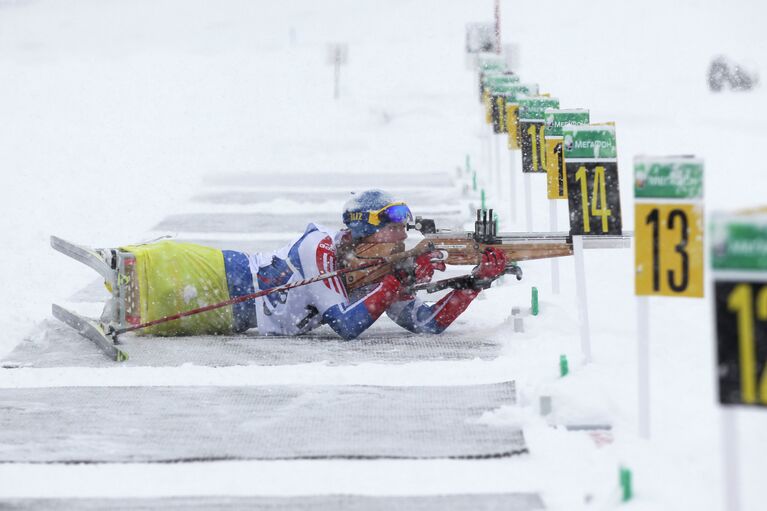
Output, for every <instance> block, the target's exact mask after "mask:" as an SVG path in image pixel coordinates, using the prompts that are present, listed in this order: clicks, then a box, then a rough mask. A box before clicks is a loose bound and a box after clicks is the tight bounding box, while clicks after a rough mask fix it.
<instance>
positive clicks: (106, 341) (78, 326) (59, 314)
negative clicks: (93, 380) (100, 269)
mask: <svg viewBox="0 0 767 511" xmlns="http://www.w3.org/2000/svg"><path fill="white" fill-rule="evenodd" d="M86 264H87V263H86ZM52 311H53V316H54V317H55V318H56V319H58V320H60V321H62V322H64V323H66V324H67V325H69V326H71V327H72V328H74V329H75V330H77V333H79V334H80V335H82V336H83V337H85V338H86V339H88V340H90V341H91V342H93V343H94V344H95V345H96V346H98V347H99V348H100V349H101V350H102V351H103V352H104V353H106V354H107V356H109V358H111V359H112V360H114V361H116V362H124V361H125V360H128V354H127V353H126V352H124V351H122V350H121V349H119V348H118V347H117V346H115V344H114V342H113V341H112V339H111V338H110V337H109V336H108V335H107V334H106V333H105V332H104V328H103V327H102V326H101V324H99V322H98V321H96V320H94V319H91V318H86V317H84V316H80V315H79V314H76V313H74V312H72V311H70V310H67V309H65V308H64V307H61V306H59V305H56V304H55V303H54V304H53V306H52Z"/></svg>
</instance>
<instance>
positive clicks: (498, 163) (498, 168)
mask: <svg viewBox="0 0 767 511" xmlns="http://www.w3.org/2000/svg"><path fill="white" fill-rule="evenodd" d="M502 148H503V138H502V137H501V136H500V135H495V149H496V151H495V163H496V165H495V172H496V174H497V176H498V185H497V187H498V200H499V201H500V200H501V197H502V196H503V174H502V173H501V160H502V159H503V158H502V157H503V149H502Z"/></svg>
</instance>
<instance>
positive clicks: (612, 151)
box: [562, 124, 617, 160]
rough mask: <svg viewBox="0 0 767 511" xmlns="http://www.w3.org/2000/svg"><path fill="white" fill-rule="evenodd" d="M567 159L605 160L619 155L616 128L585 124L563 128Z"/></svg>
mask: <svg viewBox="0 0 767 511" xmlns="http://www.w3.org/2000/svg"><path fill="white" fill-rule="evenodd" d="M562 137H563V142H564V146H565V160H570V159H573V158H576V159H589V160H604V159H612V158H616V157H617V150H616V148H615V128H614V127H613V126H608V125H598V124H584V125H582V126H565V127H564V128H563V129H562Z"/></svg>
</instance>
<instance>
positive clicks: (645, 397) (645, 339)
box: [637, 296, 650, 439]
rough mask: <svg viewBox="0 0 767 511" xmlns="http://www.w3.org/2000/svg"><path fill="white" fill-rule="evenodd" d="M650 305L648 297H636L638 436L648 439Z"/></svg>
mask: <svg viewBox="0 0 767 511" xmlns="http://www.w3.org/2000/svg"><path fill="white" fill-rule="evenodd" d="M649 319H650V304H649V300H648V297H646V296H637V348H638V351H637V376H638V378H637V391H638V398H639V399H638V403H639V409H638V417H639V436H641V437H642V438H645V439H649V438H650V335H649V333H650V332H649V330H650V329H649V326H650V325H649Z"/></svg>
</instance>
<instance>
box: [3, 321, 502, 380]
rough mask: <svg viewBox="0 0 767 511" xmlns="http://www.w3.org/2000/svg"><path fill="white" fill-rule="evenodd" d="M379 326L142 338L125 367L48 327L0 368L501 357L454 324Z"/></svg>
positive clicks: (124, 342)
mask: <svg viewBox="0 0 767 511" xmlns="http://www.w3.org/2000/svg"><path fill="white" fill-rule="evenodd" d="M384 321H385V322H384ZM379 323H382V324H379ZM379 323H377V324H375V325H373V326H372V327H371V328H370V329H368V330H367V331H366V332H364V333H363V334H362V335H361V336H360V337H359V338H357V339H355V340H353V341H344V340H342V339H341V338H339V337H338V336H337V335H336V334H335V333H333V331H332V330H330V329H329V328H328V327H324V326H323V327H321V328H319V329H317V330H314V331H313V332H311V333H310V334H307V335H303V336H296V337H281V336H280V337H277V336H274V337H273V336H268V337H267V336H259V335H258V334H257V333H256V331H255V330H252V331H250V332H248V333H245V334H241V335H236V336H223V335H222V336H200V337H141V336H137V335H132V334H129V335H125V336H123V337H121V338H120V341H121V344H120V346H121V349H123V350H124V351H126V352H127V353H128V356H129V357H130V358H129V359H128V360H127V361H125V362H114V361H112V360H110V359H109V358H108V357H106V356H105V355H104V354H103V353H102V352H101V351H100V350H99V348H97V347H96V345H95V344H94V343H92V342H91V341H89V340H88V339H85V338H84V337H81V336H80V335H79V334H78V333H77V332H76V331H75V330H74V329H72V328H70V327H69V326H67V325H65V324H64V323H61V322H60V321H57V320H55V319H49V320H47V321H45V322H44V323H43V324H42V325H41V327H40V330H39V331H37V332H36V333H34V334H33V335H31V336H29V337H27V338H26V339H24V340H22V341H21V342H20V343H19V344H18V345H17V346H16V348H15V349H14V350H13V351H12V352H11V353H9V354H8V355H6V356H5V357H4V358H3V359H2V361H0V367H2V368H10V369H12V368H15V367H113V366H118V365H119V366H142V367H143V366H154V367H172V366H180V365H183V364H194V365H198V366H212V367H223V366H237V365H258V366H274V365H294V364H305V363H311V362H326V363H328V364H331V365H356V364H361V363H368V362H372V363H379V364H403V363H407V362H423V361H456V360H472V359H476V358H479V359H482V360H492V359H495V358H497V357H498V356H499V355H500V353H501V349H502V346H501V343H500V341H497V340H492V338H491V337H490V336H484V335H482V334H478V333H477V332H476V331H466V330H464V331H461V325H460V324H454V325H452V327H451V328H452V330H451V329H448V330H447V331H445V332H443V333H441V334H440V335H428V334H421V335H418V334H412V333H409V332H407V331H405V330H403V329H401V328H400V327H398V326H397V325H395V324H394V323H392V322H391V321H388V320H387V319H386V318H384V320H379ZM464 328H465V327H464Z"/></svg>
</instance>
